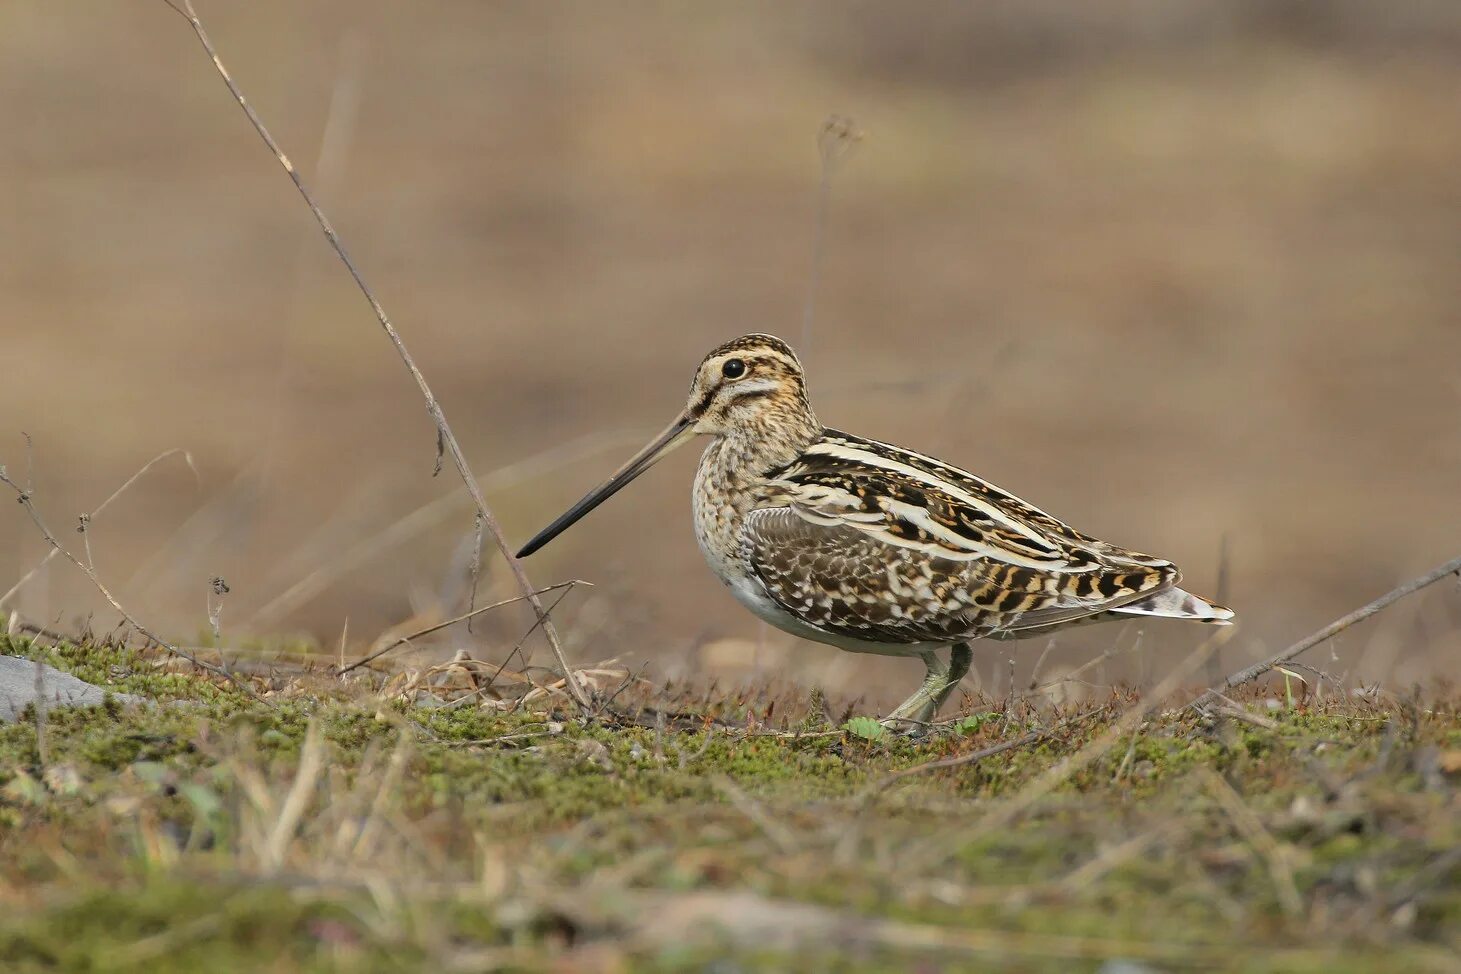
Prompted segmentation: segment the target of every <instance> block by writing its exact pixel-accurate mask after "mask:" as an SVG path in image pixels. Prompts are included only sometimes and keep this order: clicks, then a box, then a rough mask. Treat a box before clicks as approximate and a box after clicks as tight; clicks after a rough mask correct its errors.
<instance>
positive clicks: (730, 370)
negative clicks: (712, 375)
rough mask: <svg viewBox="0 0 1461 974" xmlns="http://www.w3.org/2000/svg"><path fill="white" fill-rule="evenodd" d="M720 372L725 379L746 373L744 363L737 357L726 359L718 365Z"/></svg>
mask: <svg viewBox="0 0 1461 974" xmlns="http://www.w3.org/2000/svg"><path fill="white" fill-rule="evenodd" d="M720 374H721V375H723V376H725V377H726V378H727V379H739V378H740V377H741V376H743V375H745V374H746V363H745V362H742V361H741V360H740V359H738V358H733V359H727V360H726V363H725V364H724V365H722V366H721V367H720Z"/></svg>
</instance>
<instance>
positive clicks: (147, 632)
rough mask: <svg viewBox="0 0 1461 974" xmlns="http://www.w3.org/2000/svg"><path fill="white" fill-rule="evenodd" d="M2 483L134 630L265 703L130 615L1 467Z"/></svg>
mask: <svg viewBox="0 0 1461 974" xmlns="http://www.w3.org/2000/svg"><path fill="white" fill-rule="evenodd" d="M0 484H4V485H5V486H7V487H9V488H10V489H11V490H13V491H15V494H16V498H17V499H18V500H19V501H20V504H21V506H22V507H24V508H25V512H26V513H27V514H29V515H30V519H31V521H33V522H34V523H35V526H36V528H37V530H39V531H40V533H41V537H43V538H45V540H46V544H48V545H50V546H51V548H52V549H54V550H55V551H57V552H59V553H60V555H61V557H63V558H65V559H66V560H67V561H69V562H71V564H73V565H75V566H76V567H77V568H79V569H81V572H82V574H84V575H85V576H86V577H87V578H88V579H89V580H90V581H91V584H93V585H95V586H96V589H97V591H98V592H100V593H101V594H102V597H103V598H105V599H106V600H107V602H108V603H110V604H111V607H112V608H113V609H116V610H117V612H118V614H120V615H121V617H122V618H123V619H126V620H127V622H128V623H129V624H130V625H131V626H132V628H133V629H136V630H137V631H138V632H140V633H141V634H142V635H144V636H146V637H147V638H148V639H150V640H152V641H153V642H154V643H156V644H157V645H158V646H161V647H162V648H163V649H164V650H166V651H167V652H169V653H171V654H172V655H174V656H177V657H180V658H182V659H185V660H187V661H188V662H189V663H192V664H193V665H194V666H196V667H198V668H199V669H200V670H205V671H207V672H209V673H212V674H213V675H215V676H221V677H223V678H224V679H225V680H228V681H229V682H231V683H233V684H234V685H235V686H237V687H238V688H239V689H240V690H242V691H243V692H245V693H247V694H248V695H249V696H251V697H253V698H254V699H255V700H258V701H260V702H261V703H263V702H265V701H264V700H263V698H262V697H260V696H259V695H258V694H257V693H255V692H254V688H253V687H251V686H249V685H248V684H247V683H245V682H244V681H243V680H240V679H239V678H238V677H236V676H234V675H233V674H232V673H230V672H228V671H227V670H225V669H223V668H222V667H219V666H214V665H213V664H212V663H205V662H203V661H202V660H200V659H198V657H196V656H194V655H193V654H191V653H189V652H187V651H186V650H184V649H182V648H181V647H179V646H175V645H173V644H172V643H170V642H168V641H167V640H165V639H163V638H162V637H161V636H159V635H157V634H156V633H154V632H153V631H152V630H151V629H148V628H147V627H146V626H144V625H143V624H142V623H140V622H138V621H137V619H136V618H135V617H134V616H133V615H132V614H131V613H130V612H128V611H127V610H126V609H124V608H122V603H120V602H118V601H117V598H116V596H114V595H112V593H111V590H110V589H108V588H107V587H106V583H104V582H103V581H102V580H101V578H100V577H98V576H97V574H96V569H94V568H92V567H91V565H89V564H87V563H86V562H83V561H82V560H81V559H80V558H77V557H76V556H75V555H74V554H72V553H71V552H70V551H69V550H68V549H67V548H65V547H64V546H63V545H62V544H61V542H59V541H57V540H56V536H55V535H54V534H52V533H51V529H50V528H48V527H46V522H45V521H44V520H42V518H41V514H40V512H39V511H37V510H36V508H35V502H34V498H33V496H32V493H31V491H30V489H28V488H22V487H21V486H20V485H19V484H17V483H16V482H15V481H14V480H11V479H10V477H9V476H8V475H7V474H6V473H5V470H4V468H3V467H0Z"/></svg>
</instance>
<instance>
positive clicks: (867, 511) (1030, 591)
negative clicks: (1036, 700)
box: [518, 334, 1234, 735]
mask: <svg viewBox="0 0 1461 974" xmlns="http://www.w3.org/2000/svg"><path fill="white" fill-rule="evenodd" d="M697 436H707V437H709V438H710V442H709V444H708V445H707V446H706V448H705V451H704V452H703V453H702V454H701V457H700V464H699V467H698V469H697V471H696V474H695V482H694V486H693V489H692V493H691V507H692V511H693V521H694V527H695V537H696V540H697V541H698V542H699V545H700V549H701V551H702V553H703V554H704V556H705V560H706V562H707V563H708V564H709V566H710V568H711V570H712V571H713V572H714V573H715V574H716V575H718V576H719V577H720V580H721V581H722V582H723V583H724V584H725V585H726V586H727V587H728V588H729V589H730V591H731V593H732V594H733V595H734V596H735V598H736V599H737V601H739V602H740V603H741V604H742V605H743V606H745V607H746V608H747V609H749V610H750V611H751V612H752V613H754V614H755V615H756V616H759V617H760V618H761V619H763V620H765V621H766V622H768V623H770V624H771V625H773V626H776V627H777V628H778V629H781V630H784V631H785V632H789V633H791V634H793V635H796V636H801V637H804V638H806V639H810V640H813V641H815V642H820V643H826V644H829V645H832V646H836V647H838V648H840V649H843V650H848V651H851V652H856V653H872V654H878V655H884V656H900V657H916V658H918V659H921V660H922V661H923V663H924V666H925V668H926V674H925V677H924V681H923V683H922V685H921V686H919V688H918V689H917V690H916V691H915V692H914V693H913V694H912V696H910V697H909V698H908V699H907V700H905V701H904V702H903V703H902V704H900V705H899V706H898V707H897V708H895V709H894V710H893V711H891V712H890V713H888V714H887V716H886V717H884V718H883V719H882V721H881V723H882V725H883V726H884V727H888V728H894V729H897V730H900V731H903V732H904V733H908V734H910V735H917V734H920V733H924V732H926V731H927V729H928V728H929V726H930V724H931V722H932V721H933V720H934V718H935V717H936V715H937V714H938V711H939V709H940V708H941V707H942V706H943V704H944V702H945V701H946V700H947V698H948V697H949V695H950V694H951V693H952V691H953V690H954V688H955V687H956V686H958V684H959V681H960V680H961V679H963V677H964V675H965V674H966V673H967V672H968V669H969V665H970V662H971V660H972V654H973V651H972V648H971V646H970V643H971V642H973V641H974V640H977V639H996V640H1007V639H1023V638H1031V637H1042V636H1048V635H1049V634H1050V633H1052V632H1054V631H1055V630H1057V629H1063V628H1066V627H1070V626H1075V625H1083V624H1087V623H1092V622H1101V621H1109V620H1120V619H1128V620H1129V619H1131V618H1132V617H1138V616H1155V617H1162V618H1172V619H1188V620H1195V621H1198V622H1203V623H1209V624H1217V625H1228V624H1230V620H1232V619H1233V617H1234V613H1233V611H1232V610H1231V609H1229V608H1227V607H1225V606H1222V605H1218V604H1217V603H1215V602H1212V601H1210V600H1208V599H1205V598H1202V597H1201V596H1198V595H1194V594H1192V593H1191V592H1188V591H1186V590H1184V589H1182V588H1179V587H1178V582H1179V581H1181V578H1182V574H1181V572H1180V571H1179V570H1178V568H1177V566H1176V565H1174V564H1173V563H1172V562H1170V561H1168V560H1166V559H1164V558H1158V557H1155V556H1153V555H1147V554H1143V553H1141V552H1139V551H1134V550H1131V549H1129V548H1123V547H1120V546H1118V545H1115V544H1110V543H1108V542H1105V541H1100V540H1097V539H1096V538H1094V537H1091V536H1090V535H1086V534H1082V533H1081V532H1079V531H1077V530H1075V529H1074V528H1072V527H1071V526H1070V525H1068V524H1066V523H1065V522H1064V521H1061V520H1059V519H1057V518H1055V517H1053V516H1052V515H1050V514H1047V513H1045V512H1044V511H1043V510H1040V509H1039V508H1037V507H1035V506H1034V505H1032V504H1030V503H1028V502H1026V501H1024V500H1021V499H1020V498H1019V497H1016V496H1015V495H1014V494H1011V493H1009V492H1007V491H1005V490H1002V489H1000V488H999V487H996V486H994V485H993V484H991V483H989V482H987V481H985V480H981V479H980V478H979V477H976V476H975V475H973V474H972V473H969V472H968V471H965V470H962V469H960V468H958V467H955V466H953V465H951V464H948V463H945V462H943V461H941V460H937V459H935V458H933V457H931V456H928V455H926V454H923V453H917V452H914V451H912V450H907V449H904V448H902V447H898V446H894V445H892V444H889V443H883V442H880V441H878V440H871V439H866V438H864V437H861V436H855V435H853V434H851V433H844V432H841V431H839V430H836V429H833V428H831V427H828V426H823V425H822V423H821V422H820V421H819V420H818V419H817V415H816V413H815V412H814V411H813V409H812V405H811V401H810V400H809V399H808V397H807V383H806V376H805V373H804V372H803V370H802V365H801V362H800V360H798V358H797V356H796V353H795V352H794V351H792V348H791V346H790V345H788V344H787V343H786V342H784V341H782V340H781V339H780V338H776V337H775V336H772V335H765V334H750V335H745V336H742V337H740V338H736V339H733V340H731V341H728V342H725V343H724V344H722V345H720V346H718V347H716V348H715V349H713V350H712V351H711V352H710V353H709V354H708V355H706V356H705V358H704V359H702V360H701V362H700V365H699V367H698V368H697V369H696V370H695V376H694V379H693V381H692V382H691V384H690V393H689V396H688V397H687V399H686V401H685V407H684V408H683V409H682V410H681V411H680V413H679V415H677V416H676V417H675V418H674V420H673V421H672V422H671V423H670V424H669V426H667V427H666V428H665V429H664V431H663V432H661V433H660V434H659V435H658V436H656V437H655V438H654V439H653V440H651V441H650V442H649V443H648V444H647V445H646V446H645V447H644V448H643V449H642V450H640V451H639V452H638V453H636V454H635V455H634V456H633V457H631V458H630V459H629V460H628V461H627V462H626V463H625V464H624V465H623V466H621V467H620V468H619V469H618V470H616V471H614V473H612V474H611V475H610V476H609V478H608V479H607V480H605V481H604V482H603V483H602V484H600V485H599V486H598V487H595V488H594V489H593V490H591V491H589V493H588V494H586V495H585V496H584V497H583V499H582V500H580V501H578V503H576V504H574V505H573V506H572V507H570V508H569V509H568V510H567V511H565V512H564V513H563V514H562V515H561V516H559V517H558V518H557V519H556V520H554V521H553V522H552V523H551V524H549V525H548V526H547V527H545V528H544V529H543V530H542V531H540V532H538V534H537V535H535V536H534V537H533V539H532V540H531V541H529V542H528V543H527V544H526V545H524V546H523V547H522V549H521V550H520V551H519V552H518V557H519V558H526V557H528V556H529V555H531V554H533V553H534V552H536V551H538V550H539V549H540V548H542V547H543V546H544V545H546V544H547V543H548V542H549V541H552V540H553V539H554V538H555V537H557V536H558V535H559V534H560V533H562V532H563V531H565V530H566V529H568V528H569V527H570V526H572V525H573V524H574V523H575V522H577V521H578V520H579V519H580V518H582V517H583V516H584V515H586V514H588V513H589V512H590V511H592V510H593V509H594V508H596V507H598V506H599V505H600V504H601V503H603V502H604V501H605V500H607V499H608V498H610V497H611V496H613V495H614V494H615V493H617V492H618V491H620V490H621V489H623V488H624V487H626V486H628V485H629V484H630V482H632V481H633V480H634V479H635V478H636V477H638V476H639V475H641V474H642V473H644V472H645V471H646V470H648V469H649V468H650V467H652V466H654V464H656V463H657V462H659V461H660V460H661V459H663V458H664V457H665V456H667V455H669V454H670V453H671V452H672V451H673V450H675V449H677V448H678V447H680V446H683V445H684V444H685V443H687V442H689V441H690V440H692V439H694V438H696V437H697ZM945 650H947V653H945Z"/></svg>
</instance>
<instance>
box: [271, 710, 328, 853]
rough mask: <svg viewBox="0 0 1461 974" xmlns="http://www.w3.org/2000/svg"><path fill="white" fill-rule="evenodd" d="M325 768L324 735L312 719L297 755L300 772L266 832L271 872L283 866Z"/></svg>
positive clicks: (317, 721)
mask: <svg viewBox="0 0 1461 974" xmlns="http://www.w3.org/2000/svg"><path fill="white" fill-rule="evenodd" d="M324 766H325V735H324V732H323V731H322V730H321V729H320V722H319V720H318V719H314V720H311V721H310V722H309V728H308V729H307V730H306V731H305V735H304V747H303V749H302V750H301V751H300V755H299V770H298V771H297V772H296V773H295V775H294V782H293V783H292V784H291V785H290V786H289V793H288V794H287V795H286V796H285V798H284V805H283V807H282V808H280V810H279V817H278V818H277V819H275V820H274V827H273V828H272V829H270V830H269V838H268V841H267V842H266V843H265V845H264V862H265V865H266V866H267V867H268V868H269V869H270V870H275V869H278V868H279V867H280V866H282V865H283V864H284V853H285V852H286V851H288V849H289V843H290V841H291V840H292V839H293V838H294V833H295V831H296V830H297V829H298V828H299V820H300V819H301V818H302V817H303V816H304V812H305V809H307V808H309V803H310V799H311V798H313V796H314V792H315V786H316V785H318V784H319V778H320V772H321V771H322V770H324Z"/></svg>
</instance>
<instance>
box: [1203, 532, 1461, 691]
mask: <svg viewBox="0 0 1461 974" xmlns="http://www.w3.org/2000/svg"><path fill="white" fill-rule="evenodd" d="M1457 574H1461V558H1453V559H1451V560H1450V561H1448V562H1446V563H1445V564H1444V565H1441V566H1439V567H1437V568H1433V569H1431V570H1430V571H1428V572H1426V573H1425V574H1424V575H1421V576H1420V577H1418V578H1412V579H1411V580H1410V581H1408V582H1406V583H1405V584H1404V585H1401V586H1400V587H1399V588H1396V589H1393V590H1391V591H1389V592H1386V593H1385V594H1384V595H1382V596H1380V597H1379V598H1378V599H1375V601H1373V602H1371V603H1369V604H1368V605H1365V606H1361V607H1360V608H1358V609H1355V610H1354V611H1353V612H1351V613H1350V614H1349V615H1347V616H1344V617H1342V618H1339V619H1336V620H1334V621H1333V622H1331V623H1330V624H1329V625H1327V626H1325V627H1324V628H1323V629H1320V630H1319V631H1318V632H1316V633H1314V634H1313V635H1310V636H1306V637H1305V638H1303V639H1300V640H1299V641H1298V642H1296V643H1294V644H1293V645H1292V646H1290V647H1289V648H1288V649H1285V650H1284V651H1283V652H1281V653H1279V654H1277V655H1275V656H1270V657H1269V658H1268V659H1266V660H1264V661H1262V662H1261V663H1254V664H1253V665H1252V666H1249V667H1246V668H1245V669H1241V670H1239V671H1238V672H1236V673H1234V674H1233V675H1232V676H1230V677H1228V678H1227V679H1226V680H1224V681H1223V685H1222V686H1220V687H1214V688H1213V689H1211V690H1208V691H1207V692H1206V693H1204V694H1202V695H1201V696H1200V697H1198V698H1197V699H1196V700H1194V701H1192V703H1191V704H1190V705H1189V706H1192V707H1202V706H1204V705H1206V704H1208V703H1210V702H1211V701H1212V700H1214V699H1215V698H1216V697H1217V696H1219V695H1220V694H1223V693H1226V692H1227V691H1229V690H1231V689H1232V688H1233V687H1236V686H1240V685H1242V684H1244V683H1247V682H1248V681H1249V680H1255V679H1257V678H1258V677H1260V676H1262V675H1263V674H1265V673H1267V672H1268V671H1269V670H1271V669H1273V668H1274V667H1276V666H1280V665H1282V664H1284V663H1287V662H1288V661H1289V660H1291V659H1293V658H1294V657H1296V656H1299V655H1301V654H1303V653H1306V652H1308V651H1309V650H1311V649H1313V648H1314V647H1315V646H1318V645H1319V644H1320V643H1322V642H1326V641H1328V640H1330V639H1332V638H1334V637H1335V636H1337V635H1338V634H1339V633H1341V632H1343V631H1344V630H1346V629H1348V628H1349V627H1350V626H1352V625H1354V624H1355V623H1357V622H1363V621H1364V620H1366V619H1368V618H1369V617H1370V616H1372V615H1374V614H1375V613H1376V612H1379V611H1380V610H1381V609H1384V608H1386V607H1387V606H1389V605H1392V604H1394V603H1396V602H1399V601H1400V600H1401V599H1403V598H1405V597H1406V596H1408V595H1414V594H1415V593H1416V592H1419V591H1420V590H1421V589H1423V588H1426V587H1428V586H1430V585H1434V584H1435V583H1436V582H1439V581H1440V580H1441V579H1443V578H1445V577H1446V576H1447V575H1457Z"/></svg>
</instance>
